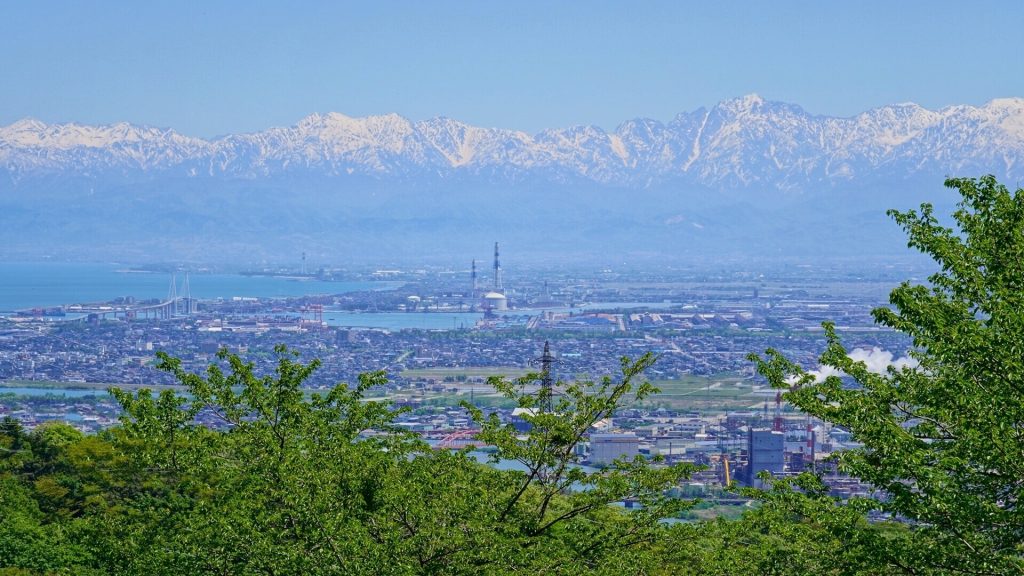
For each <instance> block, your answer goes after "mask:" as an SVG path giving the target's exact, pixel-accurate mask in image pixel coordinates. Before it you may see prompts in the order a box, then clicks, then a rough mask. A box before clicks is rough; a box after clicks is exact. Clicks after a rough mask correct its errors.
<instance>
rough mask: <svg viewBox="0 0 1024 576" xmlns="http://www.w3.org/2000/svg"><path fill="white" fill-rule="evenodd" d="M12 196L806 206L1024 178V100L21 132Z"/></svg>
mask: <svg viewBox="0 0 1024 576" xmlns="http://www.w3.org/2000/svg"><path fill="white" fill-rule="evenodd" d="M0 171H2V172H6V174H7V176H8V178H6V179H0V189H2V188H3V187H6V186H4V185H3V184H2V180H7V182H8V185H14V186H18V183H19V182H22V181H23V180H25V179H32V178H33V177H35V176H46V177H52V176H55V175H57V176H59V175H73V176H76V177H87V178H95V179H105V178H111V177H113V178H117V177H121V178H125V177H127V178H134V177H138V176H142V177H146V178H153V177H161V176H168V177H174V178H195V179H209V178H214V179H222V178H229V179H243V180H253V179H255V180H259V179H263V178H267V177H279V176H283V177H288V176H289V175H304V176H306V175H315V176H328V177H332V178H338V179H344V177H346V176H350V175H359V176H364V177H366V176H368V177H370V178H371V179H374V180H383V181H406V180H410V179H415V180H417V181H422V180H423V179H428V180H435V181H440V182H444V181H449V180H458V179H460V178H463V177H471V178H473V179H474V180H475V181H479V179H480V178H483V179H484V180H485V181H497V182H501V183H504V184H515V183H516V182H523V181H527V180H528V181H531V182H535V181H538V179H539V180H540V181H548V182H553V183H558V182H574V183H587V182H592V183H595V184H599V185H610V186H615V187H626V188H647V187H651V186H658V185H661V184H668V183H690V184H694V185H699V186H701V187H704V188H710V189H728V188H751V187H756V188H766V189H778V190H797V191H799V190H805V189H810V188H820V187H822V186H826V187H827V186H829V185H843V184H847V183H852V182H857V181H859V180H861V179H863V178H869V179H874V178H878V177H884V178H894V177H895V178H912V177H916V176H931V175H938V176H940V177H941V176H944V175H980V174H984V173H993V174H996V175H997V176H998V177H1000V178H1002V179H1007V180H1011V181H1012V180H1014V179H1020V178H1022V177H1024V98H1003V99H997V100H992V101H991V102H989V103H987V104H985V105H984V106H980V107H974V106H950V107H947V108H943V109H941V110H928V109H925V108H922V107H921V106H918V105H916V104H895V105H891V106H884V107H881V108H876V109H873V110H869V111H866V112H864V113H861V114H858V115H856V116H854V117H851V118H837V117H829V116H817V115H812V114H809V113H807V112H805V111H804V110H803V109H802V108H800V107H799V106H796V105H792V104H786V103H780V102H770V101H766V100H764V99H762V98H761V97H759V96H757V95H748V96H743V97H740V98H736V99H733V100H727V101H724V102H720V103H719V104H717V105H715V106H714V107H712V108H710V109H704V108H701V109H699V110H695V111H693V112H688V113H682V114H679V115H678V116H676V117H675V118H673V119H672V120H670V121H668V122H662V121H658V120H652V119H646V118H641V119H635V120H629V121H627V122H624V123H622V124H621V125H619V126H618V127H617V128H616V129H615V130H614V131H612V132H608V131H606V130H604V129H602V128H599V127H596V126H573V127H570V128H562V129H549V130H544V131H542V132H540V133H538V134H534V135H531V134H527V133H525V132H521V131H515V130H505V129H496V128H482V127H477V126H472V125H469V124H466V123H463V122H459V121H458V120H453V119H449V118H434V119H430V120H425V121H421V122H413V121H410V120H408V119H406V118H403V117H402V116H399V115H397V114H388V115H384V116H369V117H365V118H352V117H349V116H345V115H343V114H339V113H333V112H332V113H329V114H323V115H320V114H314V115H311V116H308V117H306V118H303V119H302V120H300V121H299V122H298V123H297V124H296V125H294V126H291V127H287V128H271V129H268V130H265V131H262V132H256V133H251V134H237V135H229V136H224V137H220V138H215V139H202V138H195V137H189V136H185V135H182V134H179V133H177V132H175V131H174V130H172V129H162V128H151V127H147V126H138V125H133V124H128V123H118V124H114V125H109V126H88V125H82V124H75V123H68V124H44V123H42V122H39V121H36V120H30V119H26V120H21V121H18V122H15V123H14V124H11V125H9V126H5V127H0Z"/></svg>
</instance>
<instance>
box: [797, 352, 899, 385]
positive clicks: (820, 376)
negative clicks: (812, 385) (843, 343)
mask: <svg viewBox="0 0 1024 576" xmlns="http://www.w3.org/2000/svg"><path fill="white" fill-rule="evenodd" d="M848 356H849V357H850V359H851V360H854V361H856V362H863V363H864V364H865V366H867V368H868V371H869V372H873V373H875V374H885V373H886V371H887V370H888V368H889V366H892V367H894V368H895V369H897V370H902V369H903V368H915V367H917V364H918V362H917V360H915V359H914V358H911V357H910V356H901V357H899V358H896V359H895V360H893V354H892V352H889V351H888V350H882V349H881V348H879V347H878V346H875V347H873V348H871V349H870V350H868V349H866V348H854V349H853V350H851V351H850V353H849V354H848ZM807 373H808V374H813V375H814V381H815V382H821V381H823V380H825V378H828V377H829V376H842V375H843V373H842V372H840V371H839V370H836V369H835V368H833V367H831V366H818V369H817V370H808V371H807Z"/></svg>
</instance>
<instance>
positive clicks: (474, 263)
mask: <svg viewBox="0 0 1024 576" xmlns="http://www.w3.org/2000/svg"><path fill="white" fill-rule="evenodd" d="M471 277H472V278H473V296H476V289H477V287H476V260H475V259H474V260H473V273H472V274H471Z"/></svg>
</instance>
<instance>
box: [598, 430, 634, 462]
mask: <svg viewBox="0 0 1024 576" xmlns="http://www.w3.org/2000/svg"><path fill="white" fill-rule="evenodd" d="M639 454H640V438H639V437H637V436H636V435H635V434H591V435H590V463H591V464H593V465H595V466H607V465H609V464H611V463H612V462H614V461H615V460H617V459H623V460H632V459H633V458H635V457H636V456H637V455H639Z"/></svg>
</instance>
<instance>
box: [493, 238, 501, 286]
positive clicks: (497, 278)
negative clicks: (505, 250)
mask: <svg viewBox="0 0 1024 576" xmlns="http://www.w3.org/2000/svg"><path fill="white" fill-rule="evenodd" d="M494 291H495V292H498V293H501V291H502V290H501V264H500V263H499V262H498V243H497V242H495V243H494Z"/></svg>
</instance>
